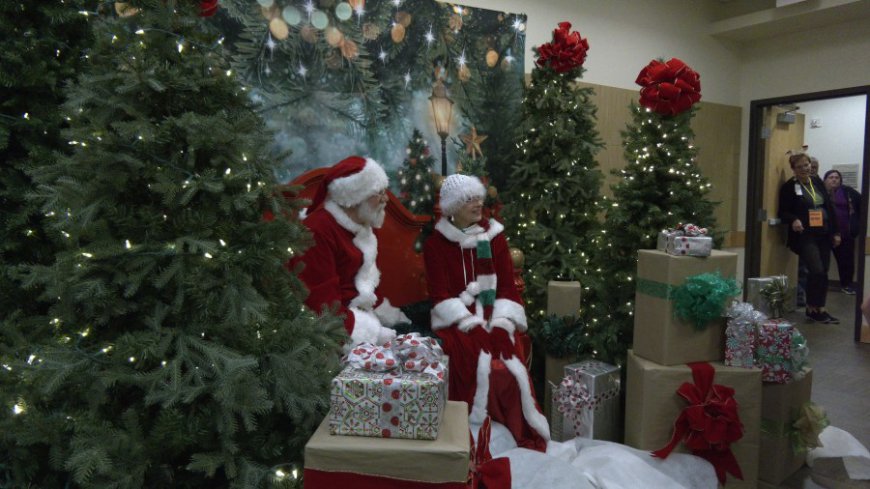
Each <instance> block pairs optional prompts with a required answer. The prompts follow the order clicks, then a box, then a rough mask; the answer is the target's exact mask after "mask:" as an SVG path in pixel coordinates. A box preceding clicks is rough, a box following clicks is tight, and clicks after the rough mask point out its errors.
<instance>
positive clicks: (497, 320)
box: [423, 174, 550, 451]
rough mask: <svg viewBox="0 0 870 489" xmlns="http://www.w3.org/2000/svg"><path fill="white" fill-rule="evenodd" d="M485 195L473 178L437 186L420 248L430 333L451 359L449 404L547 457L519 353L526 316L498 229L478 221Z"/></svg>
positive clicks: (543, 424) (544, 428) (540, 418)
mask: <svg viewBox="0 0 870 489" xmlns="http://www.w3.org/2000/svg"><path fill="white" fill-rule="evenodd" d="M484 195H485V189H484V187H483V184H481V182H480V180H478V179H477V178H475V177H470V176H466V175H458V174H457V175H450V176H449V177H447V178H446V179H445V180H444V183H443V185H442V186H441V202H440V205H441V213H442V215H443V217H442V218H441V219H440V220H439V221H438V222H437V223H436V225H435V230H434V232H433V233H432V235H431V236H430V237H429V238H428V239H427V240H426V243H425V245H424V247H423V256H424V261H425V264H426V280H427V282H428V286H429V298H430V300H431V301H432V304H433V309H432V329H433V331H435V333H436V334H437V335H438V337H439V338H441V340H442V341H443V347H444V351H445V353H447V354H448V355H449V356H450V380H449V382H450V384H449V387H450V388H449V393H450V394H449V395H450V399H451V400H457V401H465V402H467V403H468V405H469V409H470V411H471V412H470V418H469V419H470V421H471V422H472V423H482V422H483V420H484V418H485V417H486V416H487V414H489V415H490V416H491V417H492V419H493V420H495V421H498V422H499V423H502V424H503V425H505V426H506V427H507V428H508V430H510V432H511V434H512V435H513V437H514V439H515V440H516V442H517V445H519V446H521V447H524V448H530V449H534V450H539V451H546V449H547V440H549V439H550V428H549V425H548V424H547V419H546V418H545V417H544V415H543V414H541V412H540V408H539V407H538V405H537V403H536V401H535V397H534V393H533V391H532V385H531V383H530V381H529V374H528V371H527V370H526V366H525V360H526V356H525V352H523V350H522V348H521V347H520V345H521V344H522V343H521V341H520V337H521V336H522V335H524V334H525V333H524V332H525V331H526V329H527V325H526V313H525V310H524V309H523V306H522V303H521V299H520V295H519V293H518V292H517V289H516V286H515V284H514V281H513V265H512V262H511V259H510V253H509V250H508V244H507V240H506V239H505V237H504V234H503V233H502V231H503V230H504V226H502V225H501V224H500V223H499V222H497V221H495V220H485V219H483V215H482V211H483V198H484Z"/></svg>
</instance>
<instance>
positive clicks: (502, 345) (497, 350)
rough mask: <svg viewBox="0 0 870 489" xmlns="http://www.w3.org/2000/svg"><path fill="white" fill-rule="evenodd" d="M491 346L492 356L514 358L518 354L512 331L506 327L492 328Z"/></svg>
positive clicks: (495, 357) (490, 334)
mask: <svg viewBox="0 0 870 489" xmlns="http://www.w3.org/2000/svg"><path fill="white" fill-rule="evenodd" d="M489 346H490V349H491V351H492V358H493V359H494V360H495V359H501V358H505V359H508V358H512V357H514V356H516V346H515V345H514V342H513V341H512V338H511V335H510V333H508V332H507V331H505V329H504V328H497V327H496V328H492V331H491V332H490V333H489Z"/></svg>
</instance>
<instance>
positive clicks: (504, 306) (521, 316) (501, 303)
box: [492, 299, 529, 332]
mask: <svg viewBox="0 0 870 489" xmlns="http://www.w3.org/2000/svg"><path fill="white" fill-rule="evenodd" d="M492 317H493V318H506V319H510V320H511V321H513V322H514V324H515V325H516V327H517V329H518V330H519V331H521V332H524V331H526V330H527V329H529V326H528V324H527V323H526V310H525V309H524V308H523V306H522V305H521V304H518V303H516V302H514V301H512V300H510V299H496V300H495V304H493V306H492Z"/></svg>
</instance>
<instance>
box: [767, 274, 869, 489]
mask: <svg viewBox="0 0 870 489" xmlns="http://www.w3.org/2000/svg"><path fill="white" fill-rule="evenodd" d="M855 300H856V299H855V296H848V295H845V294H843V293H841V292H839V291H835V290H831V292H829V293H828V310H829V311H830V313H831V314H832V315H834V316H836V317H838V318H839V319H840V321H841V323H840V324H838V325H831V324H818V323H806V321H805V316H804V310H803V309H798V310H797V311H795V312H793V313H790V314H789V315H787V316H786V317H787V319H790V320H791V321H792V322H794V324H796V325H797V327H798V329H799V330H800V331H801V333H803V334H804V336H805V337H806V338H807V343H808V345H809V348H810V357H809V358H810V364H811V366H812V367H813V402H815V403H816V404H818V405H820V406H823V407H824V408H825V410H826V411H827V413H828V419H829V420H830V422H831V425H832V426H836V427H838V428H841V429H843V430H846V431H848V432H849V433H851V434H852V435H853V436H854V437H855V438H857V439H858V441H860V442H861V443H862V444H863V445H864V446H866V447H868V448H870V344H867V343H855V342H854V341H853V338H854V323H853V320H854V317H855V315H854V312H853V311H854V308H855ZM780 487H782V488H791V489H797V488H801V489H816V488H819V487H822V486H820V485H818V484H816V483H814V482H813V481H812V480H811V479H810V476H809V469H808V468H807V467H804V468H803V469H801V470H800V471H799V472H797V473H796V474H794V475H793V476H792V477H789V478H788V479H786V480H785V482H783V484H782V485H781V486H780Z"/></svg>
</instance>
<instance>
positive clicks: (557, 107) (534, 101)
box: [503, 48, 603, 319]
mask: <svg viewBox="0 0 870 489" xmlns="http://www.w3.org/2000/svg"><path fill="white" fill-rule="evenodd" d="M535 53H536V54H537V55H539V56H540V48H535ZM583 72H584V68H583V67H582V65H576V66H574V67H573V68H571V69H568V70H567V71H557V70H555V69H554V68H553V67H551V66H550V65H548V64H544V66H540V65H539V66H537V67H536V68H535V69H534V70H532V81H531V83H530V85H529V86H528V88H527V93H526V96H525V98H524V100H523V119H522V120H523V122H522V128H521V133H522V135H521V139H520V140H519V143H518V149H519V153H520V155H519V157H518V160H517V161H516V162H515V164H514V166H513V168H512V170H511V174H510V178H509V179H508V184H509V185H510V188H509V189H508V191H509V197H506V198H505V199H504V201H505V202H508V203H509V204H510V205H509V206H508V207H506V208H505V210H504V213H503V214H504V217H505V221H506V222H507V224H508V225H507V229H508V233H509V234H508V236H509V238H510V242H511V246H515V247H517V248H519V249H521V250H522V251H523V253H524V254H525V269H526V270H525V280H526V287H527V288H526V293H525V298H526V304H527V307H526V310H527V313H529V315H530V316H532V317H534V318H536V319H539V318H542V317H543V315H544V313H545V309H546V293H547V283H548V282H549V281H550V280H579V281H580V282H581V284H583V286H584V288H585V287H586V286H588V285H589V284H590V280H591V279H592V277H593V274H592V273H590V270H589V253H590V250H591V249H592V248H593V247H594V246H595V244H594V240H595V238H596V237H597V235H598V232H599V229H600V225H599V223H598V220H597V209H598V205H599V188H600V186H601V182H602V180H603V176H602V174H601V171H600V170H599V169H598V168H599V167H598V162H597V161H596V160H595V155H596V153H597V152H598V151H599V150H600V149H601V147H602V146H603V143H602V142H601V140H600V138H599V136H598V131H597V129H596V127H595V113H596V107H595V106H594V105H593V104H592V103H591V101H590V97H591V96H592V93H593V92H592V89H591V88H580V87H578V86H577V85H576V84H575V80H576V79H578V78H580V77H581V76H582V74H583Z"/></svg>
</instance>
